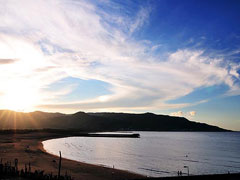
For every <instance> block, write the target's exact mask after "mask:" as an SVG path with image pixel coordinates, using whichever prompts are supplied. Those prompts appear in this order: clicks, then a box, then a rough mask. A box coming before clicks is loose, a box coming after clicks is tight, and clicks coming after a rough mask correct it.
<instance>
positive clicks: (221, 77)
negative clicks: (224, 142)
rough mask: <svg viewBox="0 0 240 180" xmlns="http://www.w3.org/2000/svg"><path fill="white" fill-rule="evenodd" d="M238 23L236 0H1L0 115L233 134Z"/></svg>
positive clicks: (239, 95) (238, 122)
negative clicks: (138, 116) (173, 121)
mask: <svg viewBox="0 0 240 180" xmlns="http://www.w3.org/2000/svg"><path fill="white" fill-rule="evenodd" d="M239 19H240V1H238V0H211V1H209V0H191V1H190V0H181V1H179V0H152V1H151V0H149V1H147V0H142V1H135V0H131V1H128V0H126V1H117V0H116V1H114V0H86V1H84V0H24V1H19V0H8V1H5V0H0V83H1V85H0V109H12V110H15V111H24V112H29V111H35V110H42V111H48V112H63V113H74V112H77V111H85V112H133V113H144V112H153V113H157V114H167V115H173V116H183V117H186V118H188V119H189V120H192V121H197V122H202V123H208V124H212V125H217V126H220V127H223V128H227V129H232V130H240V23H239Z"/></svg>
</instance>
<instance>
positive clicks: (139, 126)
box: [0, 110, 227, 131]
mask: <svg viewBox="0 0 240 180" xmlns="http://www.w3.org/2000/svg"><path fill="white" fill-rule="evenodd" d="M0 128H1V129H43V128H51V129H78V130H81V131H227V130H225V129H222V128H219V127H217V126H212V125H208V124H204V123H198V122H193V121H189V120H188V119H186V118H183V117H172V116H167V115H157V114H153V113H144V114H129V113H84V112H77V113H75V114H61V113H46V112H41V111H36V112H31V113H23V112H14V111H9V110H1V111H0Z"/></svg>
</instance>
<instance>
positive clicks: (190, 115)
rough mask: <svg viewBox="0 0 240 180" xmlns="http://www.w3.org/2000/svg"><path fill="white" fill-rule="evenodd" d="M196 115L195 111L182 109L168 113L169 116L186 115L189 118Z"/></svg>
mask: <svg viewBox="0 0 240 180" xmlns="http://www.w3.org/2000/svg"><path fill="white" fill-rule="evenodd" d="M195 115H196V111H189V112H185V113H184V112H182V111H177V112H172V113H170V116H177V117H186V118H189V119H191V118H192V117H194V116H195Z"/></svg>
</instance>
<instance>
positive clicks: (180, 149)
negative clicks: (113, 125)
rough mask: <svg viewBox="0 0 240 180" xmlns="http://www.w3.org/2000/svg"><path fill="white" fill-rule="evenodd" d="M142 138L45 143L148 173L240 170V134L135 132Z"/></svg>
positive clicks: (72, 155) (66, 153)
mask: <svg viewBox="0 0 240 180" xmlns="http://www.w3.org/2000/svg"><path fill="white" fill-rule="evenodd" d="M136 133H140V135H141V138H103V137H69V138H60V139H52V140H47V141H44V142H43V145H44V148H45V149H46V150H47V151H48V152H49V153H51V154H55V155H58V153H59V151H62V155H63V157H65V158H68V159H72V160H76V161H81V162H86V163H91V164H101V165H105V166H108V167H113V166H114V168H117V169H123V170H128V171H132V172H136V173H139V174H144V175H147V176H154V177H157V176H176V175H177V171H182V172H183V174H184V175H185V174H186V173H187V169H186V168H184V166H188V167H189V171H190V174H213V173H227V172H228V171H229V172H240V141H239V139H240V133H232V132H136Z"/></svg>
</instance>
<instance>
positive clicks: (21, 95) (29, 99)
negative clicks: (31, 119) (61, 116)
mask: <svg viewBox="0 0 240 180" xmlns="http://www.w3.org/2000/svg"><path fill="white" fill-rule="evenodd" d="M38 102H39V95H38V92H37V91H36V90H35V89H34V88H31V87H30V85H28V84H24V83H21V84H20V83H15V84H13V85H11V86H9V87H8V89H7V91H6V92H5V93H4V96H3V98H2V104H3V105H4V107H5V108H6V109H10V110H14V111H31V110H32V109H33V108H34V106H35V105H36V104H37V103H38Z"/></svg>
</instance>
